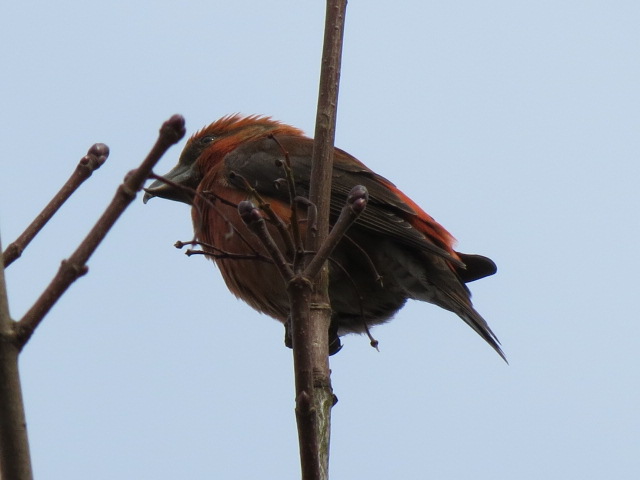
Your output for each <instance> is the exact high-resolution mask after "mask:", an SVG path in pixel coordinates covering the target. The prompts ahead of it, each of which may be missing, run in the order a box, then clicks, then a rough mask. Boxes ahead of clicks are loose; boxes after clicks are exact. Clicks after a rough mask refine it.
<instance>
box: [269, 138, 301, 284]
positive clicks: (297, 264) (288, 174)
mask: <svg viewBox="0 0 640 480" xmlns="http://www.w3.org/2000/svg"><path fill="white" fill-rule="evenodd" d="M269 137H270V138H271V139H273V141H274V142H276V144H277V145H278V147H279V148H280V151H282V155H283V156H284V162H282V163H281V165H280V166H281V167H282V168H283V170H284V175H285V181H286V182H287V189H288V190H289V205H291V222H290V225H291V236H292V237H293V244H294V245H295V250H293V269H294V271H295V272H296V273H297V272H299V271H300V270H301V269H302V266H303V265H302V262H303V260H304V256H303V252H304V245H303V244H302V236H301V235H300V225H299V223H298V205H297V203H296V201H295V199H296V198H298V195H296V183H295V180H294V178H293V170H292V169H291V159H290V158H289V152H287V150H286V149H285V148H284V147H283V146H282V144H281V143H280V142H279V141H278V139H277V138H276V137H275V135H269Z"/></svg>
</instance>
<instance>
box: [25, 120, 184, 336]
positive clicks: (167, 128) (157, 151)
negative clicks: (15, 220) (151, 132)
mask: <svg viewBox="0 0 640 480" xmlns="http://www.w3.org/2000/svg"><path fill="white" fill-rule="evenodd" d="M184 134H185V128H184V118H182V116H180V115H174V116H173V117H171V118H170V119H169V120H167V121H166V122H165V123H164V124H163V125H162V127H161V128H160V134H159V136H158V140H157V141H156V143H155V145H154V146H153V148H152V149H151V151H150V152H149V154H148V155H147V158H145V160H144V161H143V162H142V163H141V164H140V166H139V167H138V168H137V169H136V170H133V171H131V172H129V173H128V174H127V176H126V177H125V179H124V182H123V183H122V184H121V185H120V186H119V187H118V190H117V191H116V194H115V196H114V198H113V200H112V201H111V203H110V204H109V206H108V207H107V209H106V210H105V211H104V213H103V214H102V216H101V217H100V218H99V219H98V221H97V222H96V224H95V225H94V226H93V228H92V229H91V231H90V232H89V233H88V234H87V236H86V237H85V239H84V240H83V241H82V243H81V244H80V245H79V246H78V248H77V249H76V251H75V252H73V254H72V255H71V257H69V259H68V260H64V261H63V262H62V265H61V266H60V269H59V270H58V273H57V274H56V276H55V277H54V278H53V280H52V281H51V283H50V284H49V286H48V287H47V288H46V290H45V291H44V292H43V293H42V295H40V297H39V298H38V300H36V302H35V303H34V304H33V306H32V307H31V308H30V309H29V311H28V312H27V313H26V314H25V315H24V316H23V317H22V319H21V320H20V321H19V322H18V324H17V325H16V328H17V337H18V342H19V345H20V348H23V347H24V345H25V344H26V343H27V342H28V341H29V338H31V335H33V332H34V331H35V329H36V328H37V327H38V325H39V324H40V322H41V321H42V319H43V318H44V316H45V315H46V314H47V313H48V312H49V310H50V309H51V307H53V305H54V304H55V303H56V302H57V301H58V299H59V298H60V297H61V296H62V294H63V293H64V292H65V291H66V290H67V288H69V286H70V285H71V284H72V283H73V282H74V281H75V280H76V279H77V278H78V277H80V276H82V275H84V274H85V273H86V272H87V266H86V263H87V261H88V260H89V258H90V257H91V255H92V254H93V252H95V250H96V248H97V247H98V245H99V244H100V242H102V240H103V239H104V237H105V236H106V235H107V233H108V232H109V230H110V229H111V227H112V226H113V225H114V223H115V222H116V220H118V218H119V217H120V215H122V213H123V212H124V210H125V209H126V208H127V207H128V206H129V204H130V203H131V202H132V201H133V200H134V198H135V197H136V194H137V192H139V191H140V190H141V189H142V186H143V184H144V182H145V181H146V180H147V178H148V177H149V173H150V172H151V169H152V168H153V167H154V166H155V164H156V163H157V162H158V160H160V158H161V157H162V155H164V153H165V152H166V151H167V150H168V149H169V147H171V146H172V145H173V144H175V143H177V142H178V141H179V140H180V139H181V138H182V137H183V136H184Z"/></svg>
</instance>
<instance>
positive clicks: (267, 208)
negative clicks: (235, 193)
mask: <svg viewBox="0 0 640 480" xmlns="http://www.w3.org/2000/svg"><path fill="white" fill-rule="evenodd" d="M229 177H230V178H238V179H240V180H241V181H242V183H243V184H244V188H245V190H246V191H247V192H249V193H250V194H251V196H252V197H254V198H255V199H256V201H257V202H258V207H259V208H260V210H262V211H263V212H264V213H266V214H267V217H269V220H270V221H271V223H273V224H274V225H275V226H276V228H277V229H278V232H279V233H280V237H281V238H282V241H283V242H284V246H285V255H287V256H290V257H293V255H294V246H293V240H292V239H291V233H290V232H289V229H288V228H287V225H286V224H285V223H284V221H283V220H282V219H281V218H280V216H279V215H278V214H277V213H276V212H274V210H273V208H271V205H270V204H269V202H267V201H266V200H265V199H264V198H262V195H260V193H259V192H258V191H257V190H256V189H255V188H253V187H252V186H251V184H250V183H249V182H248V181H247V179H246V178H244V177H243V176H242V175H240V174H239V173H236V172H231V173H230V174H229Z"/></svg>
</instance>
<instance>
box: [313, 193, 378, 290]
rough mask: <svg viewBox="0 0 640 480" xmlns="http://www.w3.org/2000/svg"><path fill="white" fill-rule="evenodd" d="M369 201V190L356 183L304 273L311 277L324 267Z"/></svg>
mask: <svg viewBox="0 0 640 480" xmlns="http://www.w3.org/2000/svg"><path fill="white" fill-rule="evenodd" d="M368 201H369V192H367V189H366V188H365V187H363V186H362V185H356V186H355V187H353V188H352V189H351V191H350V192H349V195H348V196H347V203H346V205H345V206H344V207H342V211H341V212H340V216H339V217H338V220H337V221H336V223H335V225H334V226H333V228H332V229H331V233H329V236H328V237H327V238H326V239H325V241H324V242H323V243H322V245H321V246H320V249H319V250H318V251H317V252H316V254H315V255H314V256H313V258H312V259H311V261H310V262H309V264H308V265H307V267H306V268H305V269H304V275H305V276H307V277H309V278H315V276H316V275H317V274H318V272H319V271H320V268H322V265H324V263H325V262H326V260H327V259H328V258H329V256H330V255H331V252H333V249H334V248H336V246H337V245H338V243H339V242H340V241H341V240H342V238H343V237H344V234H345V233H346V232H347V230H348V229H349V227H350V226H351V225H352V224H353V222H355V221H356V219H357V218H358V217H359V216H360V214H361V213H362V212H363V211H364V209H365V208H366V206H367V202H368Z"/></svg>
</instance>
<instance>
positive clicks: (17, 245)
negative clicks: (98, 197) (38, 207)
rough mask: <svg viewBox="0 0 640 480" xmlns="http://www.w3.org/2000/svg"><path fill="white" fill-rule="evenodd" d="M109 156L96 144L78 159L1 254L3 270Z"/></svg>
mask: <svg viewBox="0 0 640 480" xmlns="http://www.w3.org/2000/svg"><path fill="white" fill-rule="evenodd" d="M108 156H109V147H107V146H106V145H105V144H104V143H96V144H94V145H93V146H92V147H91V148H89V151H88V152H87V154H86V155H85V156H84V157H82V158H81V159H80V162H79V163H78V165H77V166H76V169H75V170H74V171H73V173H72V174H71V176H70V177H69V179H68V180H67V181H66V182H65V184H64V185H63V186H62V188H61V189H60V190H59V191H58V193H56V195H55V196H54V197H53V198H52V199H51V201H50V202H49V203H48V204H47V206H46V207H44V209H43V210H42V212H40V213H39V214H38V216H37V217H36V218H35V219H34V220H33V222H31V224H30V225H29V226H28V227H27V228H26V230H25V231H24V232H23V233H22V234H21V235H20V236H19V237H18V238H17V239H16V240H15V241H14V242H13V243H11V244H10V245H9V246H8V247H7V249H6V250H5V251H4V253H3V254H2V259H3V261H4V266H5V268H6V267H8V266H9V265H11V264H12V263H13V262H14V261H15V260H16V259H18V258H19V257H20V256H21V255H22V252H23V251H24V249H25V248H27V246H28V245H29V243H31V240H33V239H34V237H35V236H36V235H37V234H38V233H39V232H40V230H41V229H42V227H44V226H45V225H46V223H47V222H48V221H49V220H51V217H53V216H54V215H55V213H56V212H57V211H58V209H59V208H60V207H61V206H62V204H64V202H66V201H67V199H68V198H69V197H70V196H71V195H72V194H73V192H75V191H76V190H77V189H78V187H79V186H80V185H82V183H83V182H84V181H85V180H86V179H87V178H89V177H90V176H91V174H92V173H93V172H95V171H96V170H97V169H99V168H100V167H101V166H102V164H103V163H104V162H105V161H106V160H107V157H108Z"/></svg>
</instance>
